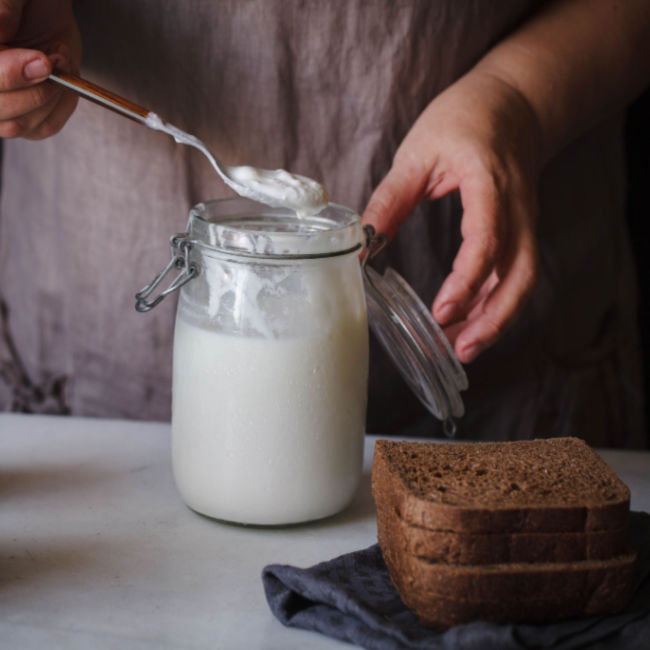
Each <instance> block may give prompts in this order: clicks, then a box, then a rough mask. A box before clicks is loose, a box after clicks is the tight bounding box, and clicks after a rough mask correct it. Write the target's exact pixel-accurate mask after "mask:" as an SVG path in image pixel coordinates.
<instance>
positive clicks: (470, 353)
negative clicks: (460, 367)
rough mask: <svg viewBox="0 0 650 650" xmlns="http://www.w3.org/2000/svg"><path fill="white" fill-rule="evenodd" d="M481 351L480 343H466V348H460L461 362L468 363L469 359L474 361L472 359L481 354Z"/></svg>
mask: <svg viewBox="0 0 650 650" xmlns="http://www.w3.org/2000/svg"><path fill="white" fill-rule="evenodd" d="M482 351H483V346H482V345H481V344H480V343H473V344H472V345H468V346H467V347H466V348H463V349H462V357H463V362H464V363H469V362H470V361H474V359H476V357H477V356H478V355H479V354H481V352H482Z"/></svg>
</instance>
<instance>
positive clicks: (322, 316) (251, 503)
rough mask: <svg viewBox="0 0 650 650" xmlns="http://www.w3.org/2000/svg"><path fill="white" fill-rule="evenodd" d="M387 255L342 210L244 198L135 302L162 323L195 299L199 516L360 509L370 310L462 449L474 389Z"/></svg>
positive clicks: (280, 517)
mask: <svg viewBox="0 0 650 650" xmlns="http://www.w3.org/2000/svg"><path fill="white" fill-rule="evenodd" d="M384 243H385V237H383V236H382V235H381V234H380V235H375V233H374V231H373V230H372V229H371V228H369V227H368V226H366V228H365V230H364V229H362V227H361V224H360V220H359V217H358V215H357V214H356V213H355V212H354V211H352V210H350V209H348V208H344V207H342V206H339V205H335V204H331V203H330V204H329V205H328V206H327V207H326V208H325V209H323V210H322V211H321V212H319V213H318V215H316V216H297V215H296V213H295V212H294V211H293V210H289V209H285V208H271V207H268V206H266V205H263V204H261V203H256V202H254V201H251V200H249V199H243V198H235V199H225V200H218V201H210V202H206V203H201V204H199V205H197V206H196V207H194V208H193V209H192V210H191V212H190V219H189V223H188V227H187V232H184V233H180V234H178V235H174V236H173V237H172V238H171V260H170V261H169V264H168V265H167V266H166V267H165V268H164V269H163V270H162V271H161V272H160V273H159V274H158V275H157V276H156V277H155V278H154V280H153V281H152V282H151V283H150V284H149V285H147V286H146V287H145V288H144V289H142V290H141V291H140V292H139V293H138V294H137V295H136V299H137V302H136V309H138V310H139V311H148V310H150V309H151V308H152V307H154V306H156V305H157V304H158V303H159V302H160V301H161V300H162V299H163V298H164V297H165V296H166V295H168V294H169V293H171V292H173V291H175V290H177V289H180V296H179V300H178V308H177V313H176V324H175V334H174V351H173V368H174V370H173V386H172V463H173V470H174V476H175V479H176V485H177V487H178V489H179V491H180V494H181V496H182V498H183V499H184V501H185V502H186V503H187V505H188V506H190V508H192V509H194V510H196V511H197V512H200V513H202V514H205V515H208V516H210V517H214V518H217V519H222V520H227V521H232V522H237V523H244V524H260V525H279V524H290V523H297V522H303V521H310V520H313V519H319V518H322V517H326V516H328V515H331V514H334V513H336V512H338V511H340V510H342V509H343V508H344V507H345V506H346V505H347V504H348V503H349V501H350V500H351V498H352V496H353V495H354V492H355V490H356V486H357V484H358V481H359V478H360V475H361V467H362V460H363V439H364V432H365V413H366V391H367V379H368V318H367V314H366V305H367V307H368V311H369V313H370V316H371V318H370V320H371V322H370V325H371V327H372V329H373V331H374V333H375V335H376V336H377V339H378V340H379V342H380V343H381V344H382V345H383V346H384V348H385V349H386V351H387V352H388V354H389V356H390V357H391V358H392V360H393V362H394V363H395V364H396V366H397V368H398V369H399V370H400V372H401V373H402V376H403V377H404V378H405V380H406V381H407V382H408V384H409V385H410V387H411V389H412V390H413V392H414V393H415V394H416V395H417V396H418V398H419V399H420V400H421V401H422V403H423V404H424V405H425V406H426V407H427V409H428V410H429V411H430V412H431V413H432V414H433V415H435V416H436V417H437V418H439V419H440V420H443V421H445V422H446V424H447V432H448V433H449V435H452V434H453V432H454V430H455V424H454V420H453V418H458V417H460V416H462V414H463V412H464V407H463V402H462V399H461V397H460V391H461V390H463V389H464V388H466V387H467V378H466V376H465V373H464V371H463V369H462V367H461V365H460V364H459V362H458V360H457V358H456V357H455V355H454V353H453V350H452V348H451V346H450V345H449V342H448V341H447V339H446V338H445V335H444V333H443V332H442V330H441V329H440V327H439V326H438V325H437V323H436V322H435V321H434V320H433V318H432V316H431V312H430V311H429V309H428V308H427V307H426V306H425V305H424V304H423V303H422V301H421V300H420V299H419V298H418V296H417V295H416V294H415V293H414V292H413V290H412V288H411V287H410V286H409V285H408V284H407V283H406V282H405V281H404V279H403V278H402V277H401V276H400V275H399V274H398V273H396V272H395V271H394V270H393V269H390V268H388V269H385V272H384V273H383V274H382V273H380V272H378V271H377V270H375V269H373V268H371V267H370V265H368V264H367V262H368V260H369V259H370V258H371V257H373V255H374V254H375V253H376V252H377V251H378V250H379V249H380V248H381V247H382V246H383V244H384ZM175 271H177V275H176V277H175V278H174V279H173V280H172V281H171V283H170V284H169V286H167V288H166V289H164V290H163V291H162V292H161V293H160V294H159V295H158V296H157V297H155V298H150V296H151V295H152V293H153V292H154V290H155V289H156V287H157V286H158V285H159V284H160V283H161V282H162V281H163V279H164V278H165V276H166V275H167V274H168V273H170V272H175Z"/></svg>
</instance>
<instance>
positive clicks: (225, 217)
mask: <svg viewBox="0 0 650 650" xmlns="http://www.w3.org/2000/svg"><path fill="white" fill-rule="evenodd" d="M187 232H188V235H189V238H190V239H191V240H192V242H193V243H194V244H197V245H199V246H204V247H207V248H209V249H213V250H215V251H219V252H222V253H228V254H231V255H237V256H242V257H254V258H261V259H313V258H320V257H334V256H338V255H345V254H348V253H352V252H354V251H357V250H360V249H361V248H362V247H363V243H364V241H365V237H364V233H363V229H362V226H361V220H360V217H359V215H358V214H357V213H356V212H355V211H354V210H352V209H350V208H347V207H345V206H342V205H338V204H336V203H329V204H328V205H327V206H326V207H325V208H324V209H323V210H322V211H321V212H320V213H319V214H317V215H313V216H304V217H303V216H301V217H298V216H297V215H296V213H295V212H294V211H293V210H290V209H287V208H272V207H270V206H267V205H264V204H263V203H258V202H257V201H252V200H251V199H245V198H242V197H235V198H228V199H215V200H212V201H205V202H203V203H199V204H197V205H195V206H194V207H193V208H192V209H191V210H190V216H189V222H188V226H187Z"/></svg>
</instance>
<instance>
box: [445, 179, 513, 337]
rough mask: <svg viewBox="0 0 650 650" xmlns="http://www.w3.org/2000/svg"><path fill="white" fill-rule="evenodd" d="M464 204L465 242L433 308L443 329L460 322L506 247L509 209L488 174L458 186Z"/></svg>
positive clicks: (463, 232)
mask: <svg viewBox="0 0 650 650" xmlns="http://www.w3.org/2000/svg"><path fill="white" fill-rule="evenodd" d="M459 189H460V193H461V200H462V202H463V219H462V222H461V234H462V236H463V241H462V243H461V245H460V248H459V250H458V253H457V255H456V258H455V259H454V263H453V267H452V271H451V273H450V274H449V275H448V276H447V278H446V279H445V281H444V283H443V285H442V287H441V288H440V291H439V292H438V295H437V296H436V299H435V301H434V304H433V314H434V317H435V318H436V319H437V320H438V322H440V323H441V324H442V325H446V324H448V323H451V322H453V321H455V320H457V319H458V318H461V317H462V316H463V315H464V314H465V313H466V312H467V310H468V305H469V304H470V302H471V301H472V300H473V299H474V298H475V296H476V294H477V293H478V291H479V289H480V288H481V287H482V286H483V283H484V282H485V280H486V279H487V277H488V276H489V275H490V273H491V271H492V269H493V268H494V264H495V260H496V258H497V254H498V253H499V250H500V247H501V246H502V245H503V244H504V241H503V233H502V232H501V231H502V226H501V220H503V218H504V211H505V209H506V206H505V205H504V201H503V200H502V198H501V195H500V191H499V188H498V187H497V185H496V184H495V182H494V180H493V178H492V177H491V176H490V175H489V174H487V173H484V172H482V173H479V174H477V173H476V172H472V174H471V175H469V176H466V177H464V178H463V179H461V182H460V183H459Z"/></svg>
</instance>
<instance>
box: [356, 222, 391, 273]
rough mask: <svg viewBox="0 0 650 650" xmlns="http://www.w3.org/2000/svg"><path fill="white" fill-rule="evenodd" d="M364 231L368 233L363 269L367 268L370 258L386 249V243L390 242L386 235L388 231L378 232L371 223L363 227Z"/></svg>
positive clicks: (362, 260) (362, 263) (362, 261)
mask: <svg viewBox="0 0 650 650" xmlns="http://www.w3.org/2000/svg"><path fill="white" fill-rule="evenodd" d="M363 232H364V233H365V235H366V242H365V246H364V249H363V251H362V257H361V269H362V270H363V269H365V268H366V264H367V263H368V261H369V260H371V259H372V258H373V257H375V256H377V255H379V253H381V251H382V250H384V248H385V247H386V244H387V243H388V237H387V236H386V233H383V232H380V233H377V231H376V230H375V227H374V226H371V225H370V224H369V223H367V224H366V225H365V226H364V227H363Z"/></svg>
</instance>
